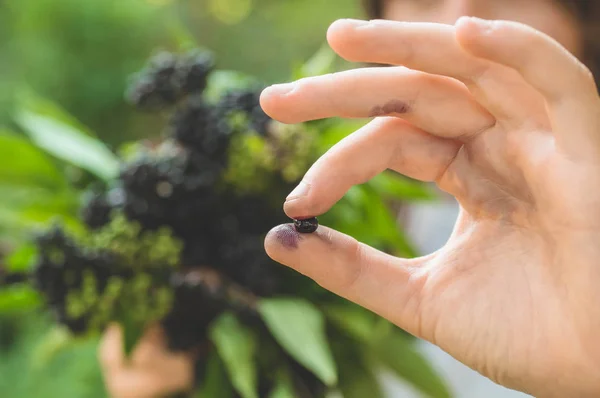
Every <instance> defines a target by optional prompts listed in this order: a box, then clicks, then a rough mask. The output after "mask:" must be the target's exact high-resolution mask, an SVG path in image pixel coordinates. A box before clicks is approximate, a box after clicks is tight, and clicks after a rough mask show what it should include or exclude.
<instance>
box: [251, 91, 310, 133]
mask: <svg viewBox="0 0 600 398" xmlns="http://www.w3.org/2000/svg"><path fill="white" fill-rule="evenodd" d="M297 88H298V84H296V83H284V84H274V85H272V86H269V87H267V88H265V89H264V90H263V91H262V92H261V94H260V98H259V102H260V106H261V108H262V109H263V111H264V112H265V113H266V114H267V115H268V116H270V117H271V118H273V119H275V120H277V121H278V122H280V123H284V124H294V123H300V122H301V121H302V120H300V119H298V117H297V116H296V114H295V112H294V106H293V105H292V104H293V101H294V97H295V93H296V91H297ZM296 98H297V97H296ZM290 101H292V102H290Z"/></svg>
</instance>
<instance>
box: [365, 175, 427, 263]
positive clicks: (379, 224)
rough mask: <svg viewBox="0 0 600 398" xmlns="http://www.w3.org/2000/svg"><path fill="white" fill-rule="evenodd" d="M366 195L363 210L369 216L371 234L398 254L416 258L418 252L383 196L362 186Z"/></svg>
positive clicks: (367, 222) (367, 221)
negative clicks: (376, 235)
mask: <svg viewBox="0 0 600 398" xmlns="http://www.w3.org/2000/svg"><path fill="white" fill-rule="evenodd" d="M360 188H363V191H364V193H365V202H364V203H363V208H364V209H365V212H366V214H367V220H366V221H365V222H366V224H367V225H369V226H370V227H371V232H372V233H376V234H378V235H379V236H380V237H381V238H382V239H384V241H385V243H386V244H387V245H391V246H393V247H394V248H395V249H396V251H397V252H396V253H394V254H398V255H401V256H404V257H415V256H416V255H417V252H416V250H415V248H414V247H413V245H412V244H411V243H410V242H409V240H408V237H407V236H406V235H405V234H404V233H403V231H402V230H401V228H400V226H399V225H398V222H397V220H396V217H395V216H394V214H393V213H392V211H391V210H390V209H389V208H388V207H387V206H386V204H385V203H384V202H383V199H382V198H381V196H379V195H378V194H377V193H375V192H373V191H372V190H371V189H368V187H367V186H364V185H363V186H360Z"/></svg>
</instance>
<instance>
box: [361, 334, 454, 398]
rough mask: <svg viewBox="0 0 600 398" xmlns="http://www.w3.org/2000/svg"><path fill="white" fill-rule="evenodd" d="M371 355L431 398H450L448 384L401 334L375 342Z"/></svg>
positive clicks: (411, 342)
mask: <svg viewBox="0 0 600 398" xmlns="http://www.w3.org/2000/svg"><path fill="white" fill-rule="evenodd" d="M371 353H372V354H373V355H374V357H375V358H376V360H377V361H378V362H380V363H381V364H383V365H384V366H386V367H387V368H389V369H390V370H392V371H394V372H395V373H396V374H397V375H398V376H400V377H401V378H402V379H404V380H406V381H407V382H409V383H410V384H412V385H413V386H415V387H416V388H417V389H418V390H420V391H421V392H423V393H425V394H426V395H427V396H429V397H431V398H450V397H451V396H452V394H451V393H450V390H449V389H448V386H447V385H446V383H445V382H444V381H443V380H442V378H441V377H440V376H439V375H438V374H437V372H436V371H435V370H434V369H433V368H432V367H431V365H430V364H429V362H428V361H427V360H426V359H425V358H424V357H423V356H422V354H421V353H420V352H419V351H418V350H417V349H416V348H415V346H414V343H413V341H411V340H409V339H407V338H406V337H405V336H402V335H401V334H399V333H394V334H391V335H389V336H388V337H386V338H382V339H378V340H377V341H376V342H374V345H373V349H372V350H371Z"/></svg>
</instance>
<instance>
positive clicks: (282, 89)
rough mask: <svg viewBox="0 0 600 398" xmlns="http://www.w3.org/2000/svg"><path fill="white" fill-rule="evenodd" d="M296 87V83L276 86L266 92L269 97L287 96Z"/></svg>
mask: <svg viewBox="0 0 600 398" xmlns="http://www.w3.org/2000/svg"><path fill="white" fill-rule="evenodd" d="M295 87H296V85H295V84H294V83H284V84H274V85H272V86H269V87H267V88H266V89H265V90H264V92H265V93H266V94H268V95H285V94H288V93H290V92H292V91H293V90H294V88H295Z"/></svg>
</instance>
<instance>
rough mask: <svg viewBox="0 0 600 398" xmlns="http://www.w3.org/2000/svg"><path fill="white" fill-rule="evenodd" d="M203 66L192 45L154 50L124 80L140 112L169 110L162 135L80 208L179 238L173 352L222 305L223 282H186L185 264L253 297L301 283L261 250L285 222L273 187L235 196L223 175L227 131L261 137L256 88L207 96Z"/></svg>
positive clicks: (168, 322)
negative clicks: (185, 49) (180, 50)
mask: <svg viewBox="0 0 600 398" xmlns="http://www.w3.org/2000/svg"><path fill="white" fill-rule="evenodd" d="M212 65H213V63H212V58H211V57H210V56H208V55H206V54H203V53H198V52H191V53H188V54H184V55H182V56H177V55H174V54H170V53H160V54H158V55H157V56H155V57H153V58H152V59H151V60H150V62H149V63H148V65H147V66H146V68H145V69H144V70H143V71H142V72H140V73H139V74H138V76H137V79H136V80H135V81H133V82H132V84H131V87H130V90H129V98H130V99H131V101H132V102H133V103H134V104H136V105H138V106H139V107H140V108H142V109H149V108H152V109H156V108H161V109H168V108H170V109H171V118H170V121H169V123H168V125H167V127H166V133H167V139H166V140H164V141H163V142H162V143H161V144H159V145H158V146H156V147H153V148H152V149H147V150H145V151H140V152H139V153H138V154H137V155H136V156H135V157H134V158H130V159H129V160H128V161H127V162H125V163H124V164H123V165H122V170H121V173H120V175H119V178H118V180H117V181H116V182H115V183H114V184H112V187H111V189H110V190H108V191H107V192H104V193H102V194H99V193H91V194H90V195H89V196H88V197H87V198H86V201H85V204H84V207H83V209H82V213H81V214H82V218H83V220H84V221H85V222H86V223H87V225H88V226H89V227H90V228H91V229H92V230H98V229H101V228H103V227H104V226H105V225H106V224H107V223H109V221H110V219H111V214H114V213H115V212H121V213H122V214H124V215H125V217H126V218H127V219H128V220H132V221H135V222H137V223H139V225H141V227H142V229H144V230H157V229H159V228H164V227H166V228H169V230H170V231H172V232H173V234H174V236H175V237H176V238H177V239H178V240H179V241H180V242H181V243H182V251H181V253H180V259H179V264H180V271H178V272H183V274H179V273H174V274H173V275H172V277H171V278H170V279H171V281H170V282H171V287H172V289H173V292H174V293H173V306H172V309H171V311H170V312H169V314H168V315H167V316H166V317H165V318H164V321H163V323H164V325H165V329H166V330H167V334H168V336H169V337H170V341H171V345H172V347H173V348H177V349H188V348H190V347H193V346H195V345H198V344H200V343H201V342H202V341H203V340H202V339H204V336H205V333H204V332H205V329H206V328H207V326H208V324H209V323H210V320H211V319H213V318H214V317H215V316H216V315H218V314H219V313H220V312H222V311H223V310H224V309H226V308H229V307H231V306H232V303H231V300H227V299H226V297H225V296H226V295H225V296H223V294H224V293H223V292H224V291H227V289H225V290H224V289H221V288H216V287H215V286H212V287H211V285H210V278H209V279H208V280H202V281H199V280H197V279H194V275H196V276H197V274H195V273H194V272H189V270H194V269H197V268H198V267H201V268H202V269H209V270H212V271H213V272H215V273H216V275H219V277H218V279H219V280H222V281H228V282H227V283H228V284H233V285H235V286H238V287H239V289H240V290H241V291H244V292H247V293H248V294H250V295H256V296H270V295H273V294H276V293H281V292H284V289H285V288H286V287H289V286H293V287H292V288H294V289H297V288H298V286H300V285H301V284H302V283H303V282H304V279H302V280H300V281H297V282H298V283H295V284H292V285H290V284H289V283H287V282H286V283H284V282H283V281H284V280H285V281H288V278H298V277H297V276H296V274H295V273H293V272H291V271H289V270H288V269H286V268H284V267H281V266H279V265H277V264H276V263H274V262H273V261H272V260H271V259H270V258H269V257H268V256H267V255H266V253H265V250H264V243H263V240H264V235H265V234H266V232H268V231H269V229H270V228H272V227H273V226H274V225H277V224H280V223H284V222H286V220H287V218H286V216H285V214H284V213H283V211H282V210H281V205H280V203H281V199H282V198H281V195H280V194H279V193H276V192H274V191H273V189H271V191H273V192H271V193H272V194H271V195H264V194H262V193H260V194H259V193H249V192H243V193H240V191H239V190H237V189H236V187H235V186H233V185H232V184H231V183H228V182H227V181H226V178H225V177H224V175H225V173H226V172H227V170H228V166H229V163H230V161H229V159H230V157H231V151H230V148H231V145H230V144H231V142H232V139H233V138H234V137H238V136H239V137H244V136H246V135H248V136H251V135H255V134H256V133H258V137H263V138H261V139H265V136H266V133H267V130H268V124H269V122H270V121H271V119H270V118H269V117H268V116H267V115H266V114H265V113H264V112H263V111H262V109H261V107H260V104H259V96H260V89H243V90H238V91H229V92H226V93H225V94H223V95H222V97H221V98H220V99H218V100H216V101H212V102H209V101H208V100H207V99H206V98H205V96H204V95H203V91H204V90H205V88H206V86H207V78H208V77H209V75H210V73H211V71H212ZM240 116H241V117H240ZM240 121H241V123H242V125H240ZM238 142H239V140H238ZM244 150H245V149H244V148H243V147H240V148H237V151H238V152H239V151H244ZM248 150H249V149H248ZM239 155H240V154H236V156H239ZM289 183H291V184H293V183H294V181H291V182H289ZM234 185H235V184H234ZM285 188H286V189H287V188H288V187H287V186H285ZM282 194H283V192H282ZM273 198H275V200H273ZM69 247H70V246H69ZM59 274H60V272H59ZM184 274H185V275H186V277H182V276H181V275H184ZM207 281H208V282H207ZM80 282H81V281H76V283H80ZM61 288H62V290H61V291H60V293H58V294H56V295H54V294H53V293H52V294H50V296H52V297H54V296H57V297H64V296H65V294H66V291H68V289H69V286H67V287H65V286H63V285H61ZM44 290H47V287H46V286H45V287H44ZM50 290H52V289H50ZM238 307H239V308H237V310H239V311H243V309H244V308H245V307H244V306H243V305H242V306H238Z"/></svg>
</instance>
